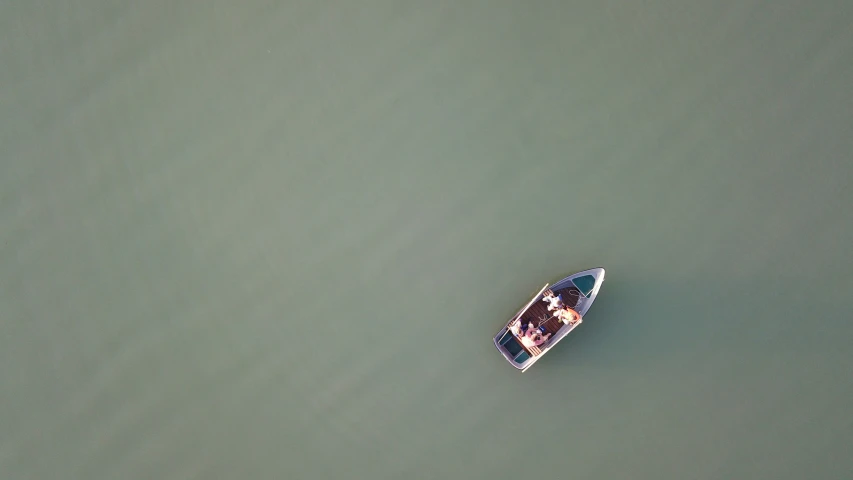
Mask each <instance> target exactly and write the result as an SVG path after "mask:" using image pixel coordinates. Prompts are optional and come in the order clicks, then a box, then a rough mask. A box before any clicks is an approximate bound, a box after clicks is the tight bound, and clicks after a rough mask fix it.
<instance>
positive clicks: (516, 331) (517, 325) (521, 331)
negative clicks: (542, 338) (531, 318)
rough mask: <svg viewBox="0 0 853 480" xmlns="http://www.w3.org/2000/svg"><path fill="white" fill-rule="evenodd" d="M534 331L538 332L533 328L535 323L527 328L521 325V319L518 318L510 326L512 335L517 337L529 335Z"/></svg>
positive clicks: (529, 324)
mask: <svg viewBox="0 0 853 480" xmlns="http://www.w3.org/2000/svg"><path fill="white" fill-rule="evenodd" d="M533 330H536V329H535V328H533V322H530V323H528V324H527V327H524V326H522V325H521V319H520V318H516V319H515V321H514V322H512V323H511V324H510V325H509V331H510V332H512V334H513V335H515V336H516V337H520V336H522V335H526V334H529V333H530V332H532V331H533Z"/></svg>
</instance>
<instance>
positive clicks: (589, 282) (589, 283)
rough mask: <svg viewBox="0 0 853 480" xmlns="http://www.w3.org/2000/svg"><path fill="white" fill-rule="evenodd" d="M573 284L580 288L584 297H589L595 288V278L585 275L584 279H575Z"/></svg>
mask: <svg viewBox="0 0 853 480" xmlns="http://www.w3.org/2000/svg"><path fill="white" fill-rule="evenodd" d="M572 283H574V284H575V286H576V287H578V290H580V291H581V293H582V294H583V296H584V297H589V294H590V293H592V289H593V288H595V277H593V276H592V275H584V276H582V277H578V278H573V279H572Z"/></svg>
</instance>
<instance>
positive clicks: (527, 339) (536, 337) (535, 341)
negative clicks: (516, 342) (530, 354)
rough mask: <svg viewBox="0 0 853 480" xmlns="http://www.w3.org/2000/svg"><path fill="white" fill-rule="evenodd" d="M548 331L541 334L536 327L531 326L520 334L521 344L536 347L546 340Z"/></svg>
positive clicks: (548, 335) (549, 335) (548, 336)
mask: <svg viewBox="0 0 853 480" xmlns="http://www.w3.org/2000/svg"><path fill="white" fill-rule="evenodd" d="M550 337H551V334H550V333H546V334H545V335H542V332H540V331H539V329H538V328H531V329H529V330H527V332H525V333H524V335H522V336H521V344H522V345H524V346H525V347H538V346H539V345H542V344H543V343H545V342H547V341H548V338H550Z"/></svg>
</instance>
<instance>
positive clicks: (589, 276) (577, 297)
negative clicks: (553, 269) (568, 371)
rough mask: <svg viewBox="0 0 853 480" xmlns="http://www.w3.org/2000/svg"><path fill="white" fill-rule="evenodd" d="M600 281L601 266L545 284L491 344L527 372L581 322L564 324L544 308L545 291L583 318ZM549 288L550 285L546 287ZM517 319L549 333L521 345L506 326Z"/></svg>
mask: <svg viewBox="0 0 853 480" xmlns="http://www.w3.org/2000/svg"><path fill="white" fill-rule="evenodd" d="M603 282H604V269H603V268H592V269H589V270H584V271H582V272H578V273H575V274H573V275H569V276H568V277H566V278H564V279H562V280H560V281H558V282H556V283H555V284H553V285H549V284H547V283H546V284H545V286H544V287H542V289H541V290H539V293H537V294H536V295H534V296H533V299H531V300H530V301H529V302H528V303H527V304H526V305H525V306H523V307H521V309H520V310H519V311H518V312H516V314H515V315H513V316H512V318H510V319H509V321H508V322H507V323H506V325H504V327H503V328H502V329H501V330H500V331H499V332H498V334H497V335H495V338H494V342H495V347H497V349H498V351H499V352H501V354H502V355H503V356H504V358H505V359H506V361H508V362H509V363H510V365H512V366H513V367H515V368H516V369H518V370H521V371H522V372H525V371H527V369H528V368H530V367H531V366H533V364H534V363H536V362H537V361H539V359H540V358H542V356H543V355H545V354H546V353H548V352H549V351H550V350H551V349H552V348H554V346H555V345H556V344H557V343H559V342H560V340H562V339H563V338H565V337H566V335H568V334H569V333H571V332H572V330H574V329H575V328H577V327H578V326H579V325H580V324H581V323H582V322H576V323H569V324H566V323H564V322H562V321H560V320H559V318H558V317H556V316H555V315H554V312H552V311H549V310H548V302H546V301H543V299H544V297H545V296H546V294H551V293H552V294H553V295H555V296H559V297H561V299H562V303H563V305H565V306H567V307H569V308H571V309H572V310H574V311H575V312H577V313H578V314H580V315H581V317H584V316H585V315H586V313H587V312H588V311H589V308H590V307H591V306H592V302H594V301H595V297H596V296H598V291H599V290H600V289H601V284H602V283H603ZM549 287H550V288H549ZM518 319H520V320H521V324H522V325H528V324H530V323H532V324H533V326H534V328H539V330H540V331H541V332H542V333H543V334H547V333H550V334H551V336H550V337H549V338H548V340H546V341H545V343H542V344H541V345H539V346H530V347H526V346H524V345H523V344H522V343H521V341H520V340H519V338H518V337H517V336H516V335H515V334H514V333H513V332H512V330H510V325H512V324H513V322H515V321H516V320H518Z"/></svg>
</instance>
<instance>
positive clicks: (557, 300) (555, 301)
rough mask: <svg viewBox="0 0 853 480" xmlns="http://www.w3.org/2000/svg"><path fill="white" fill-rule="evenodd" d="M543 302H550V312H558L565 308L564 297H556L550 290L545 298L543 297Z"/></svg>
mask: <svg viewBox="0 0 853 480" xmlns="http://www.w3.org/2000/svg"><path fill="white" fill-rule="evenodd" d="M542 301H543V302H548V311H549V312H551V311H554V310H558V309H559V308H560V307H562V306H563V297H562V296H560V295H554V292H553V291H551V290H548V291H547V292H545V296H544V297H542Z"/></svg>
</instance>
